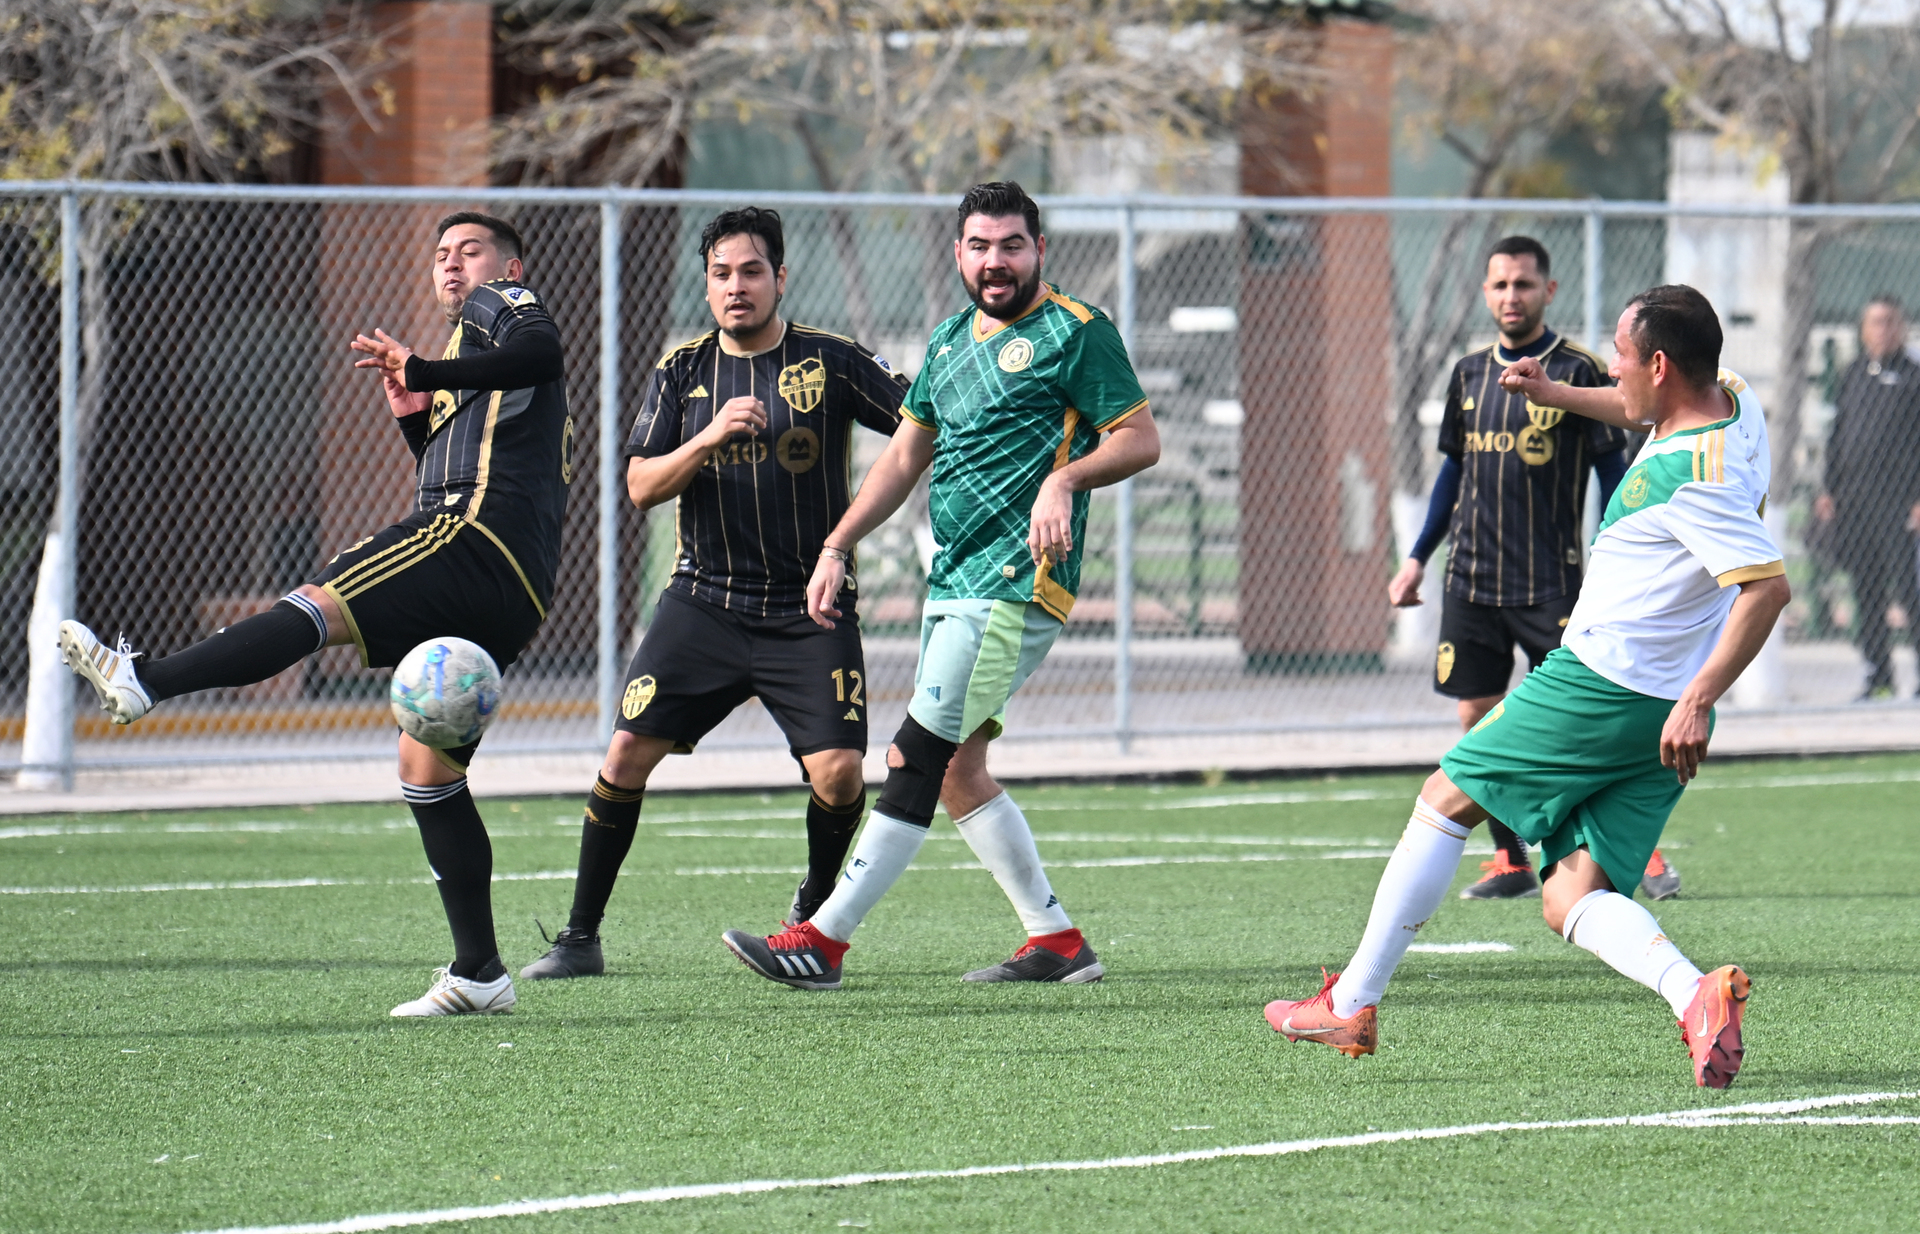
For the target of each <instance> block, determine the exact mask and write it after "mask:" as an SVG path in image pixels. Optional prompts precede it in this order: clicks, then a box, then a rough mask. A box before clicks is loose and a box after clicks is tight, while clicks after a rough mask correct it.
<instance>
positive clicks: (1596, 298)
mask: <svg viewBox="0 0 1920 1234" xmlns="http://www.w3.org/2000/svg"><path fill="white" fill-rule="evenodd" d="M1603 221H1604V220H1603V219H1602V218H1601V215H1600V211H1599V210H1598V209H1597V208H1595V207H1592V206H1590V207H1588V209H1587V252H1586V257H1587V275H1586V287H1585V291H1586V296H1585V299H1586V309H1587V350H1588V351H1599V350H1600V330H1601V327H1600V311H1601V310H1600V303H1601V301H1600V284H1601V281H1602V280H1603V279H1604V278H1605V277H1606V274H1605V269H1606V261H1605V258H1606V253H1605V250H1604V249H1603V247H1602V246H1603V245H1604V244H1605V241H1604V240H1602V239H1601V223H1602V222H1603Z"/></svg>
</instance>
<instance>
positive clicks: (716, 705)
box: [520, 206, 907, 980]
mask: <svg viewBox="0 0 1920 1234" xmlns="http://www.w3.org/2000/svg"><path fill="white" fill-rule="evenodd" d="M700 258H701V261H702V263H703V264H704V265H705V267H706V292H707V307H708V309H709V310H711V311H712V313H713V318H714V321H715V323H717V325H718V328H717V329H714V330H709V331H707V332H706V333H705V334H702V335H701V336H700V337H698V338H696V339H694V340H693V341H691V342H689V343H684V344H682V345H681V346H679V347H675V348H673V349H672V350H671V351H669V352H667V354H666V355H665V356H663V357H661V360H660V363H658V364H656V365H655V366H654V369H653V373H652V374H651V375H650V376H649V377H648V378H647V387H646V392H645V393H644V394H643V395H642V396H641V402H640V414H639V416H638V417H637V418H636V419H635V421H634V425H633V433H632V435H631V436H630V437H628V439H627V451H626V452H627V494H628V496H630V497H631V498H632V499H633V503H634V504H635V505H636V506H638V507H640V508H641V509H646V508H648V507H651V506H657V505H660V504H662V503H663V502H668V501H675V500H677V501H678V503H679V504H678V506H677V515H676V517H675V520H674V532H675V538H676V541H677V546H676V547H677V551H676V554H675V560H674V565H673V578H672V580H671V581H670V582H669V583H668V584H667V589H666V591H665V592H664V593H662V595H661V596H660V600H659V606H658V607H657V608H656V609H655V611H654V617H653V622H652V624H650V625H649V626H648V627H647V633H646V637H645V638H643V639H641V640H640V646H639V649H638V650H636V651H635V652H634V655H633V663H632V664H631V665H630V666H629V667H628V669H627V688H626V692H625V694H624V695H623V696H622V698H621V700H620V715H619V717H618V718H617V719H616V720H615V721H614V733H613V739H612V741H611V742H610V743H609V745H608V746H607V759H606V764H605V765H604V766H603V767H602V768H601V771H600V775H599V776H598V778H597V779H595V781H594V785H593V788H592V790H591V791H590V792H589V794H588V796H587V805H586V818H585V820H584V822H583V823H582V824H581V831H580V868H579V874H578V876H577V877H576V878H575V880H574V885H573V908H572V911H571V913H570V915H569V916H568V918H567V925H566V928H565V929H563V930H561V931H560V935H559V937H558V938H556V939H554V940H553V947H552V949H551V950H550V951H548V952H547V954H546V955H544V956H542V957H540V958H539V959H538V960H535V961H534V962H533V963H531V964H529V965H527V966H526V967H525V968H523V969H521V970H520V975H521V977H523V978H526V979H528V980H542V979H555V978H566V977H585V976H593V975H596V974H598V973H601V972H603V971H605V961H604V959H603V956H602V952H601V947H600V922H601V919H602V918H603V917H604V916H605V915H606V911H607V901H608V899H609V898H610V897H611V896H612V895H613V885H614V880H615V879H616V878H617V877H618V876H619V873H620V865H621V863H622V862H623V861H625V860H626V857H627V851H628V849H629V848H631V847H632V845H633V837H634V833H635V832H636V830H637V829H638V827H639V822H640V805H641V798H642V796H643V794H644V793H645V792H646V787H647V779H648V777H650V776H651V775H652V774H653V769H654V768H655V767H657V766H659V765H660V761H661V760H662V759H664V758H665V757H666V756H667V755H668V754H671V753H680V754H691V753H692V752H693V747H694V745H695V744H696V743H698V742H699V741H700V739H701V738H703V737H705V736H706V735H707V734H708V733H709V732H711V731H712V730H713V728H714V726H716V725H718V724H719V723H720V722H721V721H722V720H724V719H726V718H727V716H728V715H729V714H731V713H732V712H733V711H734V709H736V708H738V707H739V706H741V705H742V704H743V703H745V702H746V701H747V700H748V699H750V698H756V697H757V698H758V699H759V700H760V702H761V704H762V705H763V706H764V707H765V708H766V709H767V712H768V714H769V715H771V716H772V717H773V720H774V723H776V724H778V725H779V726H780V729H781V732H783V733H784V734H785V735H786V738H787V745H788V748H789V749H790V750H791V751H792V752H793V757H794V760H795V761H796V762H798V763H799V764H800V767H801V777H802V778H803V779H805V780H806V781H807V783H808V785H809V786H810V788H811V790H812V793H811V796H810V797H809V799H808V801H807V814H806V818H807V870H808V872H807V874H806V875H805V877H803V878H802V879H801V880H800V886H799V887H798V888H797V889H796V890H795V891H794V893H793V905H792V907H791V908H790V909H789V910H788V912H787V919H788V921H789V922H790V924H793V925H798V924H800V923H801V922H803V921H805V920H807V919H808V918H809V917H811V916H813V914H814V911H815V910H816V909H818V908H819V907H820V905H821V904H822V903H823V902H824V901H825V900H826V898H827V896H828V895H829V894H831V893H832V891H833V884H834V880H835V879H836V878H838V877H839V875H840V863H841V861H842V860H843V859H844V858H845V857H846V855H847V846H848V845H849V844H851V843H852V842H853V833H854V830H855V829H856V828H857V827H859V825H860V815H861V813H862V812H863V811H864V810H865V809H866V803H867V797H866V780H865V777H864V775H863V774H862V770H861V766H860V763H861V760H862V759H863V758H864V757H865V756H866V753H867V707H868V701H869V700H868V696H867V692H866V680H865V675H866V662H865V660H864V658H863V654H862V649H861V644H860V626H859V624H858V621H857V619H855V618H854V617H853V612H852V610H853V602H854V579H853V578H852V576H851V575H849V577H848V578H847V580H846V587H845V588H844V590H843V592H842V593H841V595H840V596H839V603H840V604H841V605H843V606H844V607H845V608H846V609H847V613H848V620H847V621H846V622H845V623H844V624H842V625H840V626H838V627H837V628H834V629H825V628H822V627H820V626H817V625H815V624H814V623H813V622H812V621H810V620H808V619H807V580H808V578H809V577H810V576H811V575H812V572H813V564H814V562H815V561H816V560H817V559H818V558H819V556H820V545H821V543H822V541H824V540H825V539H826V537H827V533H828V532H829V531H831V530H832V529H833V525H834V523H836V522H837V521H839V518H840V516H841V515H843V514H845V513H846V510H847V502H848V499H849V493H848V490H849V489H850V488H851V483H850V478H851V472H852V455H853V427H854V425H855V424H863V425H865V426H866V427H867V428H869V429H872V430H873V431H874V432H876V433H887V434H891V433H892V432H893V431H894V430H895V429H897V428H898V427H899V426H900V401H901V400H902V399H904V398H905V397H906V394H907V383H906V380H905V379H904V378H902V377H900V376H899V375H898V374H896V373H895V372H894V371H893V368H892V367H891V366H890V365H888V363H887V362H886V361H885V360H883V359H881V358H880V357H879V356H876V355H874V354H873V353H872V352H870V351H868V350H867V349H866V348H864V347H862V346H861V345H860V344H858V343H856V342H854V341H853V340H852V339H847V338H842V337H840V336H839V335H837V334H829V333H827V332H826V331H824V330H815V329H813V328H812V327H811V326H803V325H801V324H799V323H798V322H789V321H786V320H784V319H783V318H782V317H781V316H780V299H781V296H782V295H783V294H784V293H785V291H786V286H787V266H786V233H785V231H784V229H783V228H782V226H781V222H780V216H779V215H778V214H776V213H774V212H773V211H772V210H762V209H759V208H758V207H755V206H748V207H746V208H745V209H740V210H725V211H722V212H721V213H719V214H717V215H715V216H714V217H713V219H712V220H711V221H710V222H708V224H707V226H706V229H705V230H704V231H703V232H702V233H701V235H700Z"/></svg>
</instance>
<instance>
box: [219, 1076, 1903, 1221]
mask: <svg viewBox="0 0 1920 1234" xmlns="http://www.w3.org/2000/svg"><path fill="white" fill-rule="evenodd" d="M1916 1097H1920V1093H1841V1094H1837V1095H1835V1096H1831V1097H1809V1098H1806V1099H1804V1100H1800V1101H1767V1102H1755V1103H1753V1104H1750V1105H1735V1106H1720V1107H1717V1108H1713V1109H1704V1110H1674V1111H1670V1112H1668V1113H1665V1114H1628V1115H1622V1116H1618V1117H1613V1118H1569V1119H1556V1120H1553V1121H1550V1122H1534V1123H1468V1124H1465V1125H1462V1126H1455V1127H1422V1128H1417V1129H1414V1130H1409V1131H1370V1132H1367V1133H1366V1134H1364V1135H1343V1136H1328V1137H1324V1138H1321V1139H1313V1140H1280V1141H1275V1142H1272V1143H1267V1144H1241V1145H1237V1146H1234V1147H1231V1148H1198V1149H1190V1150H1188V1151H1186V1152H1179V1153H1153V1154H1145V1155H1141V1156H1136V1157H1105V1158H1101V1159H1098V1160H1092V1161H1041V1162H1031V1163H1021V1164H1010V1165H976V1166H967V1167H964V1168H961V1169H957V1170H899V1171H894V1172H890V1173H875V1174H839V1175H835V1176H833V1177H831V1178H781V1179H752V1180H748V1181H744V1182H733V1183H695V1184H690V1185H684V1186H677V1187H650V1188H648V1189H646V1190H644V1191H611V1192H605V1193H603V1194H600V1195H570V1196H561V1197H558V1198H555V1199H547V1200H515V1201H513V1202H511V1203H507V1204H487V1205H473V1206H470V1207H465V1208H442V1209H433V1210H428V1211H424V1212H411V1213H376V1214H368V1215H366V1216H361V1217H348V1218H345V1219H344V1220H340V1221H312V1222H301V1223H298V1224H293V1225H261V1226H230V1227H228V1228H226V1229H224V1230H219V1231H208V1232H204V1234H365V1232H367V1231H375V1230H399V1229H406V1228H408V1227H410V1226H422V1225H438V1224H440V1223H443V1222H449V1223H450V1222H457V1221H486V1220H489V1219H492V1218H496V1217H529V1216H537V1215H539V1214H543V1213H562V1212H579V1211H582V1210H585V1209H594V1208H619V1207H624V1206H628V1205H634V1204H660V1203H664V1202H666V1201H669V1200H701V1199H709V1198H712V1197H714V1196H728V1195H760V1194H764V1193H766V1192H770V1191H802V1190H811V1189H814V1188H821V1187H833V1188H847V1187H864V1186H868V1185H871V1184H873V1183H910V1182H921V1181H925V1180H928V1179H941V1178H984V1177H989V1176H993V1175H1001V1174H1039V1173H1077V1172H1083V1171H1089V1170H1137V1169H1142V1168H1145V1167H1148V1166H1157V1165H1182V1164H1185V1163H1186V1162H1190V1161H1218V1160H1221V1159H1223V1158H1229V1157H1286V1156H1292V1155H1294V1154H1298V1153H1310V1152H1317V1151H1319V1150H1322V1149H1331V1148H1365V1147H1370V1146H1372V1145H1375V1144H1400V1143H1405V1142H1408V1141H1413V1140H1451V1139H1458V1138H1461V1137H1465V1136H1482V1135H1507V1134H1513V1133H1518V1132H1528V1131H1564V1130H1579V1129H1586V1128H1594V1127H1671V1128H1682V1129H1686V1130H1698V1129H1702V1128H1709V1127H1755V1126H1802V1127H1807V1126H1821V1125H1827V1124H1831V1125H1833V1126H1836V1127H1861V1126H1873V1127H1884V1126H1911V1125H1920V1117H1904V1116H1898V1115H1883V1116H1878V1117H1874V1116H1865V1117H1863V1116H1858V1115H1853V1116H1847V1115H1842V1116H1840V1117H1835V1118H1806V1117H1796V1116H1800V1115H1804V1113H1805V1112H1806V1111H1808V1110H1820V1109H1829V1108H1832V1107H1835V1106H1861V1105H1872V1104H1875V1103H1878V1102H1884V1101H1910V1100H1913V1099H1914V1098H1916Z"/></svg>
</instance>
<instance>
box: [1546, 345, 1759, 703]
mask: <svg viewBox="0 0 1920 1234" xmlns="http://www.w3.org/2000/svg"><path fill="white" fill-rule="evenodd" d="M1720 384H1721V388H1722V389H1724V390H1725V391H1726V392H1727V394H1728V396H1729V398H1730V399H1731V400H1732V401H1733V414H1732V415H1730V416H1728V417H1727V418H1726V419H1724V420H1719V421H1716V422H1715V423H1713V424H1708V425H1704V426H1702V427H1700V428H1693V429H1682V430H1680V431H1678V432H1673V433H1668V434H1667V435H1666V436H1665V437H1661V438H1658V439H1654V440H1649V441H1648V442H1647V444H1646V445H1645V446H1644V447H1643V448H1642V449H1641V451H1640V455H1639V457H1638V458H1636V459H1635V460H1634V464H1633V466H1632V467H1631V468H1629V469H1628V471H1627V474H1626V477H1625V478H1624V479H1622V480H1621V481H1620V487H1619V488H1617V489H1615V490H1614V493H1613V499H1612V500H1611V501H1609V502H1608V503H1607V510H1606V515H1605V519H1604V521H1603V522H1602V523H1601V525H1600V531H1599V534H1598V535H1596V536H1595V537H1594V541H1593V556H1592V560H1591V563H1590V564H1589V566H1588V571H1587V585H1586V587H1585V588H1583V589H1582V590H1581V592H1580V601H1579V603H1577V604H1576V605H1574V608H1573V614H1572V616H1571V617H1569V618H1568V620H1567V632H1566V636H1565V638H1564V639H1562V640H1561V645H1562V646H1564V647H1566V648H1567V649H1568V650H1569V651H1571V652H1573V654H1574V655H1576V656H1579V657H1580V662H1581V663H1583V664H1585V665H1586V666H1587V667H1588V668H1590V669H1592V670H1593V671H1594V672H1596V673H1598V674H1600V675H1601V676H1602V677H1605V678H1606V679H1607V680H1609V681H1612V682H1614V683H1615V684H1617V685H1622V686H1625V687H1626V688H1627V689H1629V690H1635V691H1638V692H1639V693H1641V694H1646V695H1650V696H1652V697H1654V698H1672V699H1677V698H1679V697H1680V695H1681V694H1682V693H1684V692H1685V690H1686V688H1687V684H1688V683H1689V682H1691V681H1692V680H1693V678H1694V677H1695V675H1696V674H1698V673H1699V671H1700V668H1701V666H1702V665H1704V664H1705V663H1706V662H1707V657H1708V656H1710V655H1711V654H1712V653H1713V648H1714V645H1715V644H1716V643H1717V642H1719V640H1720V631H1721V629H1722V628H1723V627H1724V626H1725V624H1726V620H1727V614H1728V613H1729V612H1731V611H1732V609H1733V601H1734V596H1735V595H1736V594H1737V592H1736V590H1735V588H1736V585H1737V584H1740V583H1746V582H1752V581H1754V580H1756V579H1763V578H1771V577H1773V576H1775V575H1778V574H1784V573H1786V567H1785V566H1784V565H1783V564H1782V563H1781V559H1780V549H1779V547H1778V546H1777V545H1775V544H1774V542H1773V538H1772V537H1771V536H1770V535H1768V534H1767V528H1766V524H1765V523H1764V522H1763V521H1762V514H1763V512H1764V510H1765V508H1766V501H1767V485H1768V483H1769V482H1770V481H1771V478H1772V474H1773V464H1772V459H1771V457H1770V456H1769V454H1768V447H1767V422H1766V418H1765V416H1764V414H1763V413H1762V412H1761V409H1760V401H1759V400H1758V399H1756V398H1755V397H1754V396H1753V391H1751V390H1750V389H1748V388H1747V383H1746V382H1744V381H1742V380H1741V379H1740V378H1739V376H1738V375H1736V374H1734V373H1732V372H1730V371H1728V370H1726V369H1722V370H1720Z"/></svg>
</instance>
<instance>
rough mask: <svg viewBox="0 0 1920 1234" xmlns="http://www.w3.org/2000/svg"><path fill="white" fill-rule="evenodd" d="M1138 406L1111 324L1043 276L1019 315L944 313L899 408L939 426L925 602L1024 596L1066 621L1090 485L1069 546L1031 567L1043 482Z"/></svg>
mask: <svg viewBox="0 0 1920 1234" xmlns="http://www.w3.org/2000/svg"><path fill="white" fill-rule="evenodd" d="M1146 405H1147V398H1146V395H1145V394H1143V393H1142V392H1141V390H1140V382H1139V380H1138V379H1137V378H1135V377H1134V375H1133V365H1132V363H1131V362H1130V361H1129V360H1128V359H1127V349H1126V347H1125V346H1124V345H1123V344H1122V343H1121V341H1120V332H1119V331H1118V330H1116V329H1115V328H1114V325H1113V322H1111V321H1109V320H1108V319H1107V315H1106V314H1105V313H1102V312H1101V311H1100V310H1099V309H1097V308H1091V307H1089V306H1087V305H1084V304H1081V303H1080V302H1079V301H1078V300H1075V299H1072V298H1071V297H1069V296H1065V295H1062V294H1061V293H1060V291H1059V289H1058V288H1055V287H1053V286H1051V285H1049V286H1048V287H1047V288H1046V292H1045V294H1044V295H1043V296H1042V297H1041V298H1040V301H1039V302H1038V303H1037V304H1035V305H1034V306H1033V307H1032V308H1030V309H1028V310H1027V311H1026V312H1025V313H1023V314H1021V316H1019V317H1018V318H1016V319H1014V320H1013V321H1010V322H999V321H995V320H994V319H993V318H991V317H988V316H986V315H985V314H984V313H980V312H978V311H975V310H971V309H970V310H968V311H967V312H964V313H960V314H958V315H956V316H953V317H949V318H948V319H947V320H946V321H943V322H941V323H940V325H939V326H937V327H936V328H935V329H934V332H933V337H932V338H931V339H929V340H928V342H927V359H926V363H925V364H923V365H921V366H920V375H919V376H918V377H916V378H915V379H914V382H913V388H912V389H910V390H908V391H907V401H906V402H905V404H903V405H902V406H901V408H900V411H901V414H903V415H905V416H906V417H907V418H908V419H909V420H912V421H913V422H914V423H915V424H917V425H919V426H920V427H921V428H923V429H926V430H927V431H929V432H931V433H933V434H935V441H934V446H933V478H932V480H931V481H930V484H929V489H928V502H929V506H930V514H931V516H932V520H933V540H934V543H935V545H937V546H938V547H937V548H936V549H935V551H934V556H933V568H932V570H931V571H930V572H929V575H928V580H927V581H928V595H929V598H931V599H934V600H1031V601H1033V602H1034V603H1036V604H1039V605H1041V606H1043V607H1044V608H1046V610H1047V611H1048V612H1050V613H1052V614H1053V615H1054V616H1056V617H1058V618H1059V619H1060V620H1062V621H1065V620H1066V619H1067V614H1069V613H1070V612H1072V611H1073V599H1074V594H1075V593H1076V592H1077V591H1078V590H1079V587H1080V554H1081V549H1082V547H1083V545H1084V543H1085V540H1086V528H1087V503H1088V494H1086V493H1075V494H1074V495H1073V551H1072V552H1071V553H1069V554H1068V555H1067V559H1066V560H1065V561H1049V562H1046V563H1045V564H1044V565H1042V566H1040V567H1039V568H1037V569H1036V568H1035V566H1034V563H1033V558H1032V556H1031V555H1030V554H1029V553H1028V551H1027V531H1028V528H1029V526H1030V523H1031V520H1032V515H1033V503H1034V499H1035V498H1036V497H1038V496H1039V494H1040V484H1041V482H1042V481H1044V480H1045V479H1046V478H1047V474H1048V473H1049V472H1051V471H1053V470H1054V469H1055V468H1059V467H1064V466H1066V465H1067V464H1068V463H1069V462H1071V461H1072V460H1074V459H1077V458H1079V457H1081V456H1082V455H1084V454H1087V453H1088V452H1089V451H1091V450H1092V449H1093V448H1094V445H1095V443H1096V442H1097V441H1098V440H1099V437H1100V434H1101V433H1103V432H1105V431H1106V430H1108V429H1110V428H1112V427H1114V426H1115V425H1116V424H1119V423H1120V421H1122V420H1124V419H1126V418H1127V417H1128V416H1130V415H1132V414H1133V413H1134V412H1136V411H1139V410H1140V409H1141V408H1142V407H1145V406H1146Z"/></svg>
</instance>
